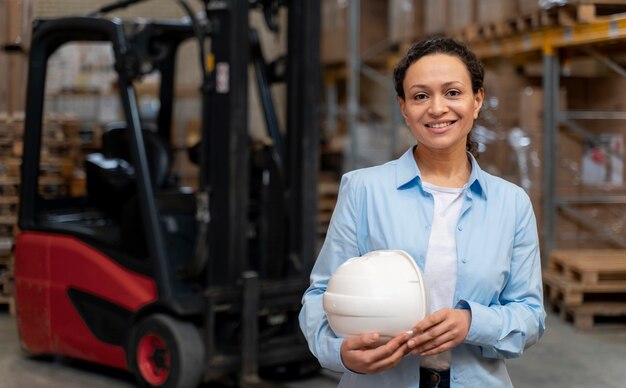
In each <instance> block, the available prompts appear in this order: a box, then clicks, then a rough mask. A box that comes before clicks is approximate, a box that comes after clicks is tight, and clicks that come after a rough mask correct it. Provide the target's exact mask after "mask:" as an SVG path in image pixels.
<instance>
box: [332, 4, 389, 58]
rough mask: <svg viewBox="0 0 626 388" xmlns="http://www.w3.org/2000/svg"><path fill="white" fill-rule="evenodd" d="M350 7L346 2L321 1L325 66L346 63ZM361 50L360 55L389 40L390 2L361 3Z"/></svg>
mask: <svg viewBox="0 0 626 388" xmlns="http://www.w3.org/2000/svg"><path fill="white" fill-rule="evenodd" d="M348 4H349V1H346V0H323V1H322V33H321V46H322V48H321V59H322V63H325V64H333V63H336V64H340V63H345V62H346V61H347V58H348V32H349V25H348ZM360 4H361V9H360V11H361V12H360V32H359V47H360V53H361V55H363V54H365V53H366V52H367V51H368V50H369V49H371V48H372V47H374V46H376V45H378V44H381V43H384V42H386V41H387V40H388V34H389V26H388V19H389V18H388V12H389V7H388V3H387V1H361V2H360Z"/></svg>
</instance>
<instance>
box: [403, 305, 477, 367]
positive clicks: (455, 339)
mask: <svg viewBox="0 0 626 388" xmlns="http://www.w3.org/2000/svg"><path fill="white" fill-rule="evenodd" d="M471 322H472V315H471V312H470V310H464V309H441V310H439V311H436V312H434V313H432V314H431V315H429V316H427V317H426V318H424V319H422V320H421V321H419V322H418V324H417V325H415V326H414V327H413V334H414V336H413V337H412V338H411V339H410V340H409V341H408V342H407V345H408V346H409V349H410V350H411V354H419V355H420V356H432V355H435V354H439V353H441V352H445V351H446V350H450V349H452V348H454V347H455V346H457V345H458V344H460V343H461V342H463V341H464V340H465V337H467V333H468V331H469V328H470V324H471Z"/></svg>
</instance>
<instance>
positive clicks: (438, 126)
mask: <svg viewBox="0 0 626 388" xmlns="http://www.w3.org/2000/svg"><path fill="white" fill-rule="evenodd" d="M454 123H456V120H450V121H439V122H436V123H428V124H425V126H426V128H430V129H433V130H434V131H435V132H443V131H445V130H446V129H448V127H450V126H451V125H452V124H454Z"/></svg>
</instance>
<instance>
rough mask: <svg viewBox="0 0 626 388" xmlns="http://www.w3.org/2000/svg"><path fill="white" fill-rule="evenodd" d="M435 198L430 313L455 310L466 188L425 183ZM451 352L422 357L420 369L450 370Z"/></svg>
mask: <svg viewBox="0 0 626 388" xmlns="http://www.w3.org/2000/svg"><path fill="white" fill-rule="evenodd" d="M424 190H425V191H426V192H428V193H430V194H431V195H432V196H433V199H434V201H435V211H434V214H433V224H432V226H431V232H430V239H429V241H428V250H427V252H426V264H425V268H424V282H425V283H426V286H427V287H428V296H429V302H430V313H433V312H435V311H437V310H441V309H443V308H452V307H453V305H452V303H453V299H454V291H455V287H456V274H457V252H456V234H455V231H456V226H457V224H458V222H459V217H460V215H461V206H462V205H463V193H464V192H465V188H449V187H439V186H435V185H431V184H429V183H426V182H424ZM450 359H451V354H450V351H449V350H448V351H446V352H443V353H440V354H437V355H434V356H428V357H422V358H421V361H420V366H422V367H425V368H430V369H434V370H445V369H449V368H450Z"/></svg>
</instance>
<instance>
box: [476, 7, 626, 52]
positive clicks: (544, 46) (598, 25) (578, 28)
mask: <svg viewBox="0 0 626 388" xmlns="http://www.w3.org/2000/svg"><path fill="white" fill-rule="evenodd" d="M620 40H625V41H626V16H622V17H615V18H612V19H608V20H601V21H596V22H593V23H587V24H575V25H573V26H565V27H550V28H544V29H541V30H532V31H528V32H524V33H520V34H517V35H512V36H508V37H501V38H494V39H485V40H481V41H474V42H469V45H470V47H471V48H472V50H474V52H475V53H476V55H478V56H479V57H480V58H491V57H511V56H514V55H518V54H525V53H531V52H541V53H543V54H546V55H554V50H555V49H559V48H565V47H574V46H581V45H586V44H592V43H602V42H616V41H620Z"/></svg>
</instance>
